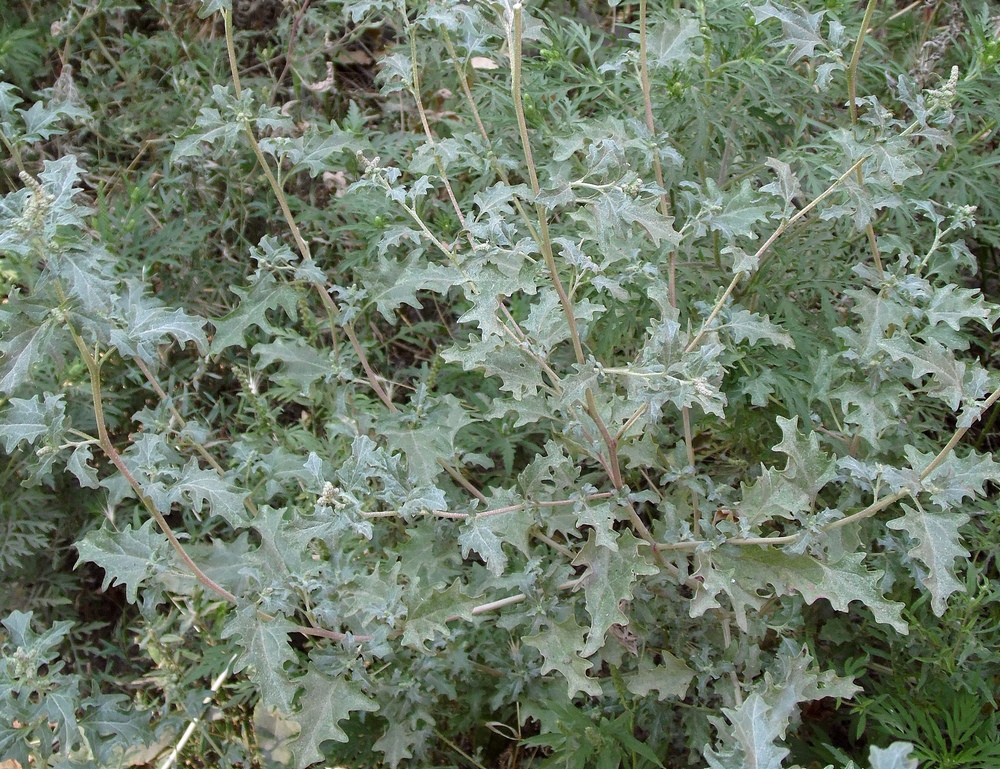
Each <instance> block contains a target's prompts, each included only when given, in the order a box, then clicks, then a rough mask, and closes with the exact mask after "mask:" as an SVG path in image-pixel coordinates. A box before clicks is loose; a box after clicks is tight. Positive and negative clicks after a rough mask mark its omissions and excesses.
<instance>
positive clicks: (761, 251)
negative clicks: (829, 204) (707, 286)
mask: <svg viewBox="0 0 1000 769" xmlns="http://www.w3.org/2000/svg"><path fill="white" fill-rule="evenodd" d="M866 160H868V156H867V155H865V156H864V157H862V158H859V159H858V160H856V161H855V162H854V165H852V166H851V167H850V168H848V169H847V170H846V171H844V173H842V174H841V175H840V176H839V177H838V178H837V180H836V181H835V182H833V184H831V185H830V186H829V187H827V188H826V189H825V190H824V191H823V193H822V194H821V195H820V196H819V197H817V198H816V199H815V200H813V201H812V202H811V203H809V205H807V206H805V207H804V208H802V209H801V210H800V211H797V212H796V213H795V215H794V216H792V217H791V218H790V219H788V220H787V221H784V222H782V223H781V224H780V225H779V226H778V228H777V229H776V230H775V231H774V232H773V233H772V234H771V237H769V238H768V239H767V240H766V241H764V245H762V246H761V247H760V248H758V249H757V253H755V254H754V255H753V258H754V261H757V262H759V260H760V258H761V257H762V256H763V255H764V254H765V253H767V251H768V249H770V248H771V246H772V245H773V244H774V241H776V240H777V239H778V238H779V237H781V236H782V235H783V234H784V232H785V231H786V230H787V229H788V228H789V227H791V226H792V225H793V224H795V223H796V222H797V221H799V219H801V218H802V217H804V216H805V215H806V214H808V213H809V212H810V211H812V210H813V209H814V208H815V207H816V206H817V205H819V204H820V203H821V202H822V201H823V200H825V199H826V198H827V197H829V196H830V195H831V194H833V191H834V190H835V189H836V188H837V187H838V186H839V185H840V184H842V183H843V181H844V180H845V179H846V178H847V177H848V176H850V175H851V174H852V173H854V172H855V171H857V170H858V169H860V168H861V164H862V163H864V162H865V161H866ZM742 277H743V273H742V272H739V273H737V274H736V275H735V276H734V277H733V279H732V281H731V282H730V283H729V286H728V287H727V288H726V290H725V291H724V292H723V294H722V296H721V297H720V298H719V301H717V302H716V303H715V307H713V308H712V312H711V313H709V316H708V318H706V319H705V322H704V323H702V325H701V330H700V331H699V332H698V333H697V334H696V335H695V337H694V339H692V340H691V341H690V343H688V346H687V347H686V348H684V352H685V353H689V352H691V351H692V350H694V349H695V347H697V346H698V343H699V342H700V341H701V340H702V339H703V338H704V336H705V334H706V333H708V329H709V327H710V326H711V324H712V321H714V320H715V319H716V318H717V317H718V315H719V313H720V312H721V311H722V308H723V306H725V303H726V300H727V299H728V298H729V297H730V296H731V295H732V293H733V291H735V290H736V286H737V284H738V283H739V282H740V278H742Z"/></svg>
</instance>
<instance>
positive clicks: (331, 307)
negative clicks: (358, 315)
mask: <svg viewBox="0 0 1000 769" xmlns="http://www.w3.org/2000/svg"><path fill="white" fill-rule="evenodd" d="M222 17H223V20H224V22H225V29H226V48H227V49H228V51H229V68H230V71H231V73H232V76H233V84H234V86H235V89H236V98H239V97H240V94H241V93H242V91H241V88H240V77H239V72H238V71H237V69H236V49H235V47H234V45H233V29H232V18H231V14H230V12H229V11H223V14H222ZM243 129H244V132H245V133H246V136H247V139H248V141H249V142H250V146H251V148H253V152H254V155H256V157H257V162H258V163H259V164H260V167H261V169H263V171H264V176H265V177H267V182H268V184H270V185H271V190H272V191H273V192H274V196H275V197H276V198H277V199H278V205H279V206H280V207H281V214H282V216H284V218H285V222H286V223H287V224H288V228H289V229H290V230H291V232H292V238H293V240H294V241H295V247H296V248H297V249H298V251H299V255H300V256H301V257H302V260H303V261H304V262H311V261H312V254H311V253H310V251H309V245H308V244H307V243H306V241H305V239H304V238H303V237H302V232H301V231H300V230H299V226H298V224H297V223H296V222H295V217H294V216H293V215H292V211H291V208H289V206H288V198H287V196H286V195H285V191H284V190H283V189H282V188H281V184H279V182H278V180H277V179H276V178H275V176H274V173H273V172H272V171H271V167H270V166H269V165H268V164H267V160H266V159H265V158H264V153H263V152H261V149H260V145H259V144H258V143H257V137H256V136H254V132H253V128H252V126H251V125H250V123H249V121H247V122H246V123H244V125H243ZM313 288H314V290H315V291H316V293H318V294H319V297H320V299H321V300H322V302H323V304H324V305H326V308H327V310H328V311H329V313H330V316H331V324H332V325H333V333H332V339H333V345H334V352H336V346H337V334H336V322H335V321H336V318H337V316H339V315H340V308H339V307H337V303H336V302H334V301H333V298H332V297H331V296H330V294H329V292H328V291H327V290H326V286H324V285H322V284H320V283H313ZM343 329H344V333H346V334H347V338H348V339H349V340H350V342H351V347H353V348H354V352H355V354H356V355H357V356H358V359H359V360H360V361H361V367H362V368H363V369H364V370H365V376H366V377H367V379H368V384H369V385H370V386H371V388H372V390H374V391H375V394H376V395H377V396H378V397H379V400H381V401H382V403H384V404H385V406H386V408H388V409H389V411H392V412H395V411H398V409H397V408H396V406H395V405H394V404H393V402H392V399H391V398H390V397H389V396H388V395H387V394H386V392H385V389H384V388H383V387H382V385H381V383H380V382H379V378H378V375H377V374H376V373H375V371H374V370H373V369H372V367H371V363H369V361H368V356H367V355H366V354H365V351H364V348H362V347H361V343H360V342H358V338H357V335H356V334H355V333H354V327H353V326H352V325H351V324H350V323H345V324H344V326H343Z"/></svg>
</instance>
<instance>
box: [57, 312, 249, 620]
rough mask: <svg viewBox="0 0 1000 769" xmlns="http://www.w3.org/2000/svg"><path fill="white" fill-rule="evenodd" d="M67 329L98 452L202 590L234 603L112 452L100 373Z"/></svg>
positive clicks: (76, 335) (78, 339) (84, 347)
mask: <svg viewBox="0 0 1000 769" xmlns="http://www.w3.org/2000/svg"><path fill="white" fill-rule="evenodd" d="M66 325H67V327H68V328H69V333H70V335H71V336H72V337H73V341H74V342H75V343H76V347H77V349H78V350H79V351H80V355H81V356H82V357H83V362H84V364H85V365H86V366H87V373H88V374H89V375H90V394H91V399H92V400H93V403H94V418H95V420H96V422H97V434H98V437H99V439H100V443H101V449H102V450H103V451H104V453H105V455H106V456H107V457H108V459H110V460H111V464H113V465H114V466H115V469H117V470H118V472H120V473H121V474H122V477H123V478H125V480H126V481H127V482H128V485H129V486H130V487H131V488H132V491H133V492H135V495H136V497H138V498H139V501H140V502H142V505H143V507H145V508H146V509H147V510H148V511H149V514H150V515H152V516H153V519H154V520H155V521H156V524H157V526H159V527H160V531H162V532H163V535H164V536H165V537H166V538H167V541H168V542H169V543H170V545H171V547H173V549H174V551H175V552H176V553H177V555H178V556H179V557H180V559H181V560H182V561H183V562H184V565H185V566H187V567H188V569H189V570H190V571H191V573H192V574H194V576H195V578H196V579H197V580H198V581H199V582H200V583H201V584H202V585H204V586H205V587H207V588H208V589H209V590H211V591H212V592H214V593H216V594H217V595H219V596H221V597H222V598H224V599H226V600H227V601H229V602H230V603H236V596H235V595H233V594H232V593H230V592H229V591H228V590H226V589H225V588H224V587H222V586H221V585H219V584H218V583H216V582H215V581H214V580H213V579H212V578H211V577H209V576H208V575H207V574H205V572H203V571H202V570H201V568H200V567H199V566H198V564H196V563H195V562H194V560H193V559H192V558H191V556H189V555H188V554H187V551H186V550H185V549H184V546H183V545H182V544H181V543H180V540H178V539H177V535H176V534H174V531H173V529H172V528H170V524H169V523H167V520H166V518H164V517H163V514H162V513H161V512H160V511H159V510H158V509H157V507H156V505H155V504H154V503H153V500H152V499H150V497H149V496H148V495H147V494H146V492H145V491H143V490H142V485H141V484H140V483H139V481H138V480H136V477H135V476H134V475H132V471H131V470H129V469H128V466H127V465H126V464H125V462H124V460H122V457H121V454H119V453H118V450H117V449H116V448H115V446H114V444H113V443H112V442H111V436H110V435H108V427H107V425H106V424H105V421H104V402H103V401H102V399H101V369H100V365H99V364H98V362H97V361H96V360H95V359H94V356H93V355H91V353H90V350H88V349H87V345H86V344H84V341H83V338H82V337H81V336H80V334H79V333H77V330H76V328H74V327H73V325H72V324H70V323H69V322H68V321H67V324H66Z"/></svg>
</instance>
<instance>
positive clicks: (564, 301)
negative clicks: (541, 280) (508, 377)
mask: <svg viewBox="0 0 1000 769" xmlns="http://www.w3.org/2000/svg"><path fill="white" fill-rule="evenodd" d="M522 9H523V7H522V5H521V3H520V2H518V3H515V5H514V28H513V34H512V37H511V41H510V51H511V54H510V56H511V91H512V93H513V97H514V113H515V115H516V116H517V130H518V133H519V134H520V136H521V146H522V147H523V149H524V161H525V164H526V165H527V167H528V179H529V180H530V182H531V191H532V192H533V193H534V194H535V195H536V196H537V195H538V193H539V192H540V191H541V187H540V186H539V184H538V174H537V172H536V171H535V160H534V157H533V156H532V154H531V142H530V141H529V140H528V124H527V122H526V121H525V119H524V104H523V102H522V99H521V11H522ZM535 213H536V214H537V216H538V232H539V235H540V236H541V238H540V242H539V244H538V246H539V248H540V249H541V251H542V257H543V258H544V259H545V266H546V268H547V269H548V271H549V277H550V279H551V280H552V285H553V286H554V287H555V290H556V294H558V295H559V303H560V304H561V305H562V308H563V314H564V315H565V316H566V323H567V324H568V325H569V333H570V338H571V339H572V341H573V352H574V354H575V355H576V362H577V363H579V364H580V365H583V363H584V362H585V361H586V357H585V356H584V354H583V345H582V344H581V342H580V331H579V329H578V327H577V325H576V316H575V315H574V313H573V303H572V302H571V301H570V298H569V296H568V295H567V294H566V289H565V288H563V284H562V281H561V280H560V279H559V271H558V269H557V268H556V261H555V257H554V256H553V255H552V240H551V238H550V237H549V223H548V218H547V216H546V213H545V207H544V206H542V205H541V204H540V203H535Z"/></svg>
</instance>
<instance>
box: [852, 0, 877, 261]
mask: <svg viewBox="0 0 1000 769" xmlns="http://www.w3.org/2000/svg"><path fill="white" fill-rule="evenodd" d="M876 5H878V0H868V5H867V7H866V8H865V17H864V19H863V20H862V21H861V29H860V31H859V32H858V39H857V40H856V41H855V43H854V52H853V53H852V54H851V63H850V64H849V65H848V67H847V106H848V110H849V111H850V114H851V125H857V124H858V105H857V104H856V103H855V102H856V101H857V98H858V62H860V61H861V48H862V46H864V43H865V37H867V35H868V26H869V25H870V24H871V21H872V15H873V14H874V13H875V6H876ZM864 183H865V181H864V174H863V173H862V171H861V167H860V166H859V167H858V184H859V185H863V184H864ZM865 233H866V234H867V235H868V244H869V245H870V246H871V249H872V257H873V259H874V261H875V266H876V268H878V270H879V271H880V272H881V271H882V257H881V256H880V254H879V247H878V239H877V238H876V237H875V228H874V227H873V226H872V224H871V222H869V223H868V224H867V225H865Z"/></svg>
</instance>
